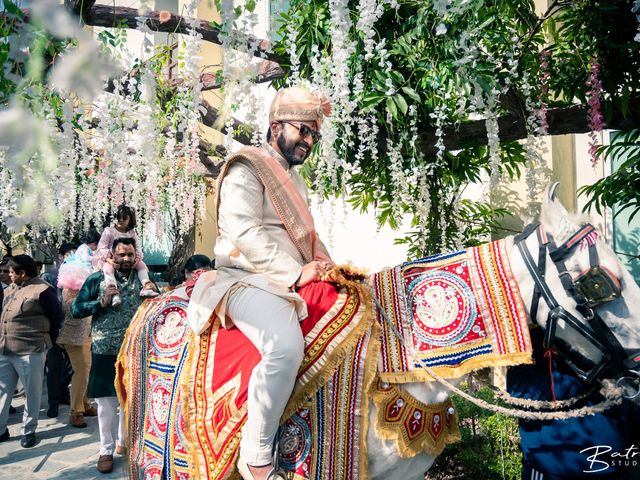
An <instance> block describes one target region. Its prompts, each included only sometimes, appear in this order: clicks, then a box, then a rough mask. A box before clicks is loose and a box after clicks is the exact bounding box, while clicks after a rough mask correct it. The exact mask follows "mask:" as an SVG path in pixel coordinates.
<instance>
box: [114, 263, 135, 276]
mask: <svg viewBox="0 0 640 480" xmlns="http://www.w3.org/2000/svg"><path fill="white" fill-rule="evenodd" d="M117 265H118V271H119V272H120V273H121V274H122V275H124V276H129V274H130V273H131V270H133V263H131V262H120V263H117Z"/></svg>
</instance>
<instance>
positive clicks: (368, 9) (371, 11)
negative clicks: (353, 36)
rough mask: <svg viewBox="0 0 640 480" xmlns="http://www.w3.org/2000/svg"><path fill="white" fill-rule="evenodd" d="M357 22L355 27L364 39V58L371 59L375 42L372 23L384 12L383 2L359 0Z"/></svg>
mask: <svg viewBox="0 0 640 480" xmlns="http://www.w3.org/2000/svg"><path fill="white" fill-rule="evenodd" d="M358 12H359V14H360V16H359V17H358V22H357V23H356V28H357V29H358V31H359V32H360V33H361V34H362V37H363V40H364V60H365V61H368V60H371V59H372V58H373V57H374V56H375V51H376V48H377V42H376V40H375V36H376V31H375V29H374V25H375V24H376V22H377V21H378V19H379V18H380V17H381V16H382V14H383V13H384V3H383V2H378V0H360V1H359V2H358Z"/></svg>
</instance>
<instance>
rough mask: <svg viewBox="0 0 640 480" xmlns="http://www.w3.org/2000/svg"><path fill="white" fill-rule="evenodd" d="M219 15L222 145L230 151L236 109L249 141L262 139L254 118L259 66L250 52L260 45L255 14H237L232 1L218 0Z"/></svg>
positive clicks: (256, 111)
mask: <svg viewBox="0 0 640 480" xmlns="http://www.w3.org/2000/svg"><path fill="white" fill-rule="evenodd" d="M220 17H221V20H222V29H221V35H220V40H221V45H222V48H223V49H224V61H223V68H222V78H223V82H224V86H223V89H222V92H223V94H224V106H223V111H222V113H223V115H224V118H225V126H224V130H225V132H226V136H225V143H224V144H225V147H226V148H227V149H228V150H232V149H233V115H234V113H236V112H243V113H244V115H245V118H244V119H243V121H244V123H245V124H246V125H248V126H249V127H250V128H251V132H252V143H254V144H259V143H260V142H261V141H262V134H261V124H260V121H261V119H260V118H258V114H259V112H260V105H261V104H262V102H261V100H260V97H259V96H258V92H257V89H255V88H254V84H253V79H254V78H255V77H256V75H257V74H258V70H259V66H260V65H259V63H257V62H255V61H254V55H253V52H254V51H256V50H257V49H258V47H259V44H260V39H259V38H257V37H255V36H254V35H253V32H254V30H255V29H256V27H257V25H258V15H257V14H256V13H255V12H249V11H244V12H242V14H241V15H238V11H237V10H236V8H235V7H234V2H233V1H232V0H222V2H221V9H220ZM249 37H251V38H253V41H252V42H249V43H248V42H247V38H249Z"/></svg>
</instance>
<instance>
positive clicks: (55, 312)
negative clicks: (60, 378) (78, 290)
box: [0, 255, 64, 448]
mask: <svg viewBox="0 0 640 480" xmlns="http://www.w3.org/2000/svg"><path fill="white" fill-rule="evenodd" d="M7 265H8V266H9V275H10V276H11V280H12V282H13V283H12V284H11V285H10V286H9V287H7V289H6V291H5V299H4V304H3V308H2V317H1V318H0V432H2V433H0V442H4V441H6V440H8V439H9V430H8V429H7V419H8V417H9V407H10V406H11V398H12V397H13V392H14V390H15V388H16V384H17V383H18V378H20V381H21V382H22V384H23V385H24V390H25V395H26V401H25V406H24V415H23V417H22V422H23V426H22V441H21V442H20V443H21V445H22V446H23V447H24V448H29V447H33V446H34V445H35V444H36V435H35V432H36V428H37V426H38V412H39V411H40V400H41V398H42V377H43V373H44V361H45V355H46V352H47V350H48V349H49V348H51V346H52V345H53V342H55V340H56V338H57V337H58V332H59V331H60V327H61V325H62V321H63V319H64V314H63V312H62V307H61V306H60V302H59V301H58V297H57V295H56V291H55V290H54V289H53V287H51V285H49V284H48V283H46V282H44V281H42V280H41V279H40V278H38V276H37V274H38V271H37V266H36V262H35V261H34V260H33V258H31V257H30V256H28V255H16V256H15V257H13V258H12V259H11V260H9V262H7Z"/></svg>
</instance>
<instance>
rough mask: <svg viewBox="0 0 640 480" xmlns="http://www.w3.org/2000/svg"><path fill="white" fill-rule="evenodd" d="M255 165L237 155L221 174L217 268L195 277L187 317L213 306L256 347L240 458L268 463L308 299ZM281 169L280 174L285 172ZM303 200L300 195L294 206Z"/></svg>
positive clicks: (299, 260) (202, 324)
mask: <svg viewBox="0 0 640 480" xmlns="http://www.w3.org/2000/svg"><path fill="white" fill-rule="evenodd" d="M263 148H264V149H266V151H267V153H268V154H269V155H270V156H271V157H273V158H275V159H276V160H277V161H278V163H279V164H280V165H281V166H282V167H283V168H284V170H285V171H286V172H287V174H288V175H289V176H290V178H291V180H292V181H293V186H294V188H295V190H296V191H297V192H298V193H299V194H300V196H301V197H302V199H303V200H305V201H306V204H308V199H307V191H306V186H305V184H304V181H303V180H302V178H301V177H300V175H299V174H298V173H297V172H296V171H295V170H293V169H291V168H289V165H288V163H287V162H286V160H285V159H284V158H282V157H281V156H280V155H278V154H277V153H276V152H275V151H274V150H273V149H272V148H271V147H269V146H268V145H265V146H263ZM240 153H242V152H240ZM245 155H248V153H245ZM245 158H246V156H245ZM255 168H256V167H254V165H253V164H251V163H250V161H248V160H244V159H237V160H234V161H233V162H232V163H231V164H230V165H229V167H228V170H227V171H226V172H223V174H222V175H223V176H222V177H221V179H222V180H221V184H220V186H219V189H220V190H219V203H218V205H219V207H218V230H219V236H218V239H217V242H216V247H215V256H216V268H217V269H218V271H217V272H211V273H205V274H203V275H201V276H200V278H199V279H198V281H197V282H196V285H195V287H194V290H193V293H192V296H191V300H190V302H189V307H188V311H187V319H188V320H189V323H190V325H191V326H192V327H193V328H194V330H195V331H196V333H201V332H202V331H203V330H204V329H205V328H206V326H207V325H208V320H209V318H210V316H211V313H212V312H214V311H215V313H216V315H217V316H218V318H220V319H221V321H222V322H223V325H224V326H225V327H228V326H229V325H230V323H231V322H232V320H233V323H234V324H235V326H236V327H237V328H238V329H239V330H240V331H241V332H242V333H243V334H244V335H245V336H246V337H247V338H248V339H249V340H250V341H251V343H253V345H254V346H255V347H256V348H257V349H258V351H259V352H260V356H261V360H260V362H259V363H258V364H257V365H256V367H255V368H254V369H253V371H252V373H251V377H250V379H249V386H248V398H247V407H248V408H247V421H246V423H245V425H244V426H243V428H242V439H241V442H240V458H241V460H242V461H244V462H246V463H247V464H249V465H255V466H261V465H268V464H269V463H271V458H272V448H273V443H274V440H275V437H276V433H277V430H278V424H279V421H280V417H281V416H282V413H283V411H284V408H285V406H286V404H287V400H288V399H289V396H290V395H291V391H292V390H293V385H294V382H295V378H296V373H297V370H298V366H299V365H300V363H301V362H302V358H303V355H304V338H303V335H302V330H301V328H300V324H299V321H300V320H302V319H304V318H306V316H307V307H306V304H305V302H304V300H303V299H302V297H300V296H299V295H298V294H297V293H295V292H294V291H292V289H291V287H292V286H293V285H294V284H295V283H296V280H297V279H298V278H299V277H300V274H301V272H302V267H303V266H304V265H305V263H306V262H305V259H304V258H303V255H302V254H301V253H300V251H299V250H298V247H296V244H295V243H294V241H293V240H292V238H291V236H290V234H289V231H288V230H287V228H286V227H285V224H284V223H283V221H282V219H281V218H280V216H279V215H278V213H277V211H276V207H275V205H274V203H273V201H272V200H271V197H270V196H269V192H268V191H267V189H266V188H265V186H264V184H263V182H262V181H261V180H260V177H259V176H258V173H257V172H256V170H255ZM272 168H277V165H274V166H273V167H272ZM283 175H284V174H282V175H281V177H280V178H281V181H282V182H284V181H286V180H287V179H286V177H284V176H283ZM279 185H284V184H283V183H280V184H279ZM306 204H305V203H303V202H299V203H297V208H298V209H299V208H300V207H304V206H306ZM287 206H292V205H290V204H287ZM280 208H281V209H285V207H283V206H282V205H281V206H280ZM291 212H292V213H294V212H293V210H291ZM286 220H287V221H288V219H286ZM316 249H317V250H319V252H317V253H318V254H319V255H321V256H323V257H326V258H329V255H328V254H327V253H326V248H325V247H324V245H322V244H321V243H319V242H317V243H316ZM314 255H315V254H314Z"/></svg>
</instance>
